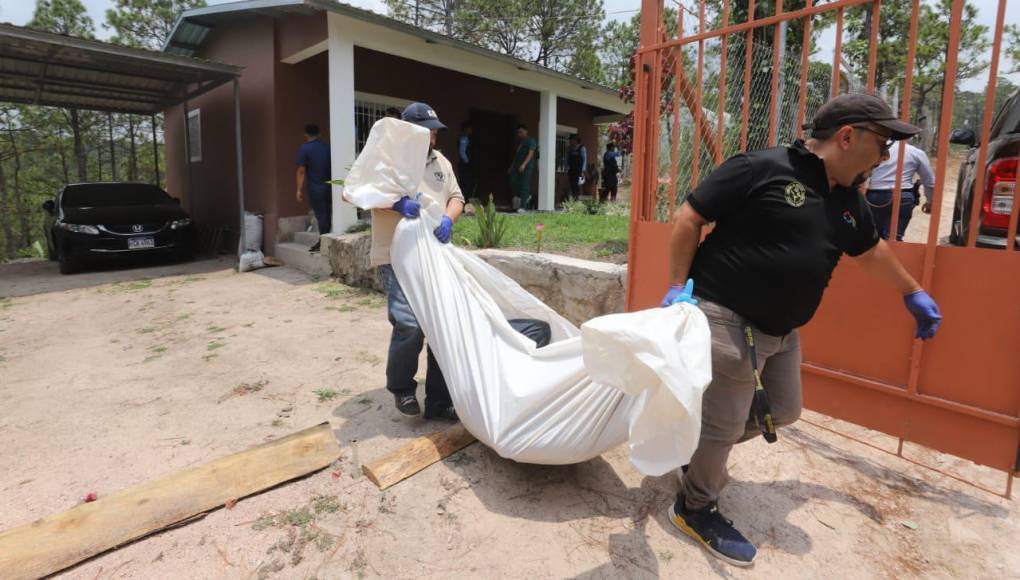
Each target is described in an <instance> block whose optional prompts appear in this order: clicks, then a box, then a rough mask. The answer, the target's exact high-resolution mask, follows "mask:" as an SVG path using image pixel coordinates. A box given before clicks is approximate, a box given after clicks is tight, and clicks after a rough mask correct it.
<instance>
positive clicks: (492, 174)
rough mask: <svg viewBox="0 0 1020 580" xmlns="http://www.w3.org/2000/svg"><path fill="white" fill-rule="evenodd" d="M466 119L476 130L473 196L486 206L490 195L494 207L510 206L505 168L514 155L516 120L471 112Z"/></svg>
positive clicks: (489, 113)
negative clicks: (475, 181) (475, 177)
mask: <svg viewBox="0 0 1020 580" xmlns="http://www.w3.org/2000/svg"><path fill="white" fill-rule="evenodd" d="M468 118H469V119H471V124H472V125H474V128H475V158H476V159H477V171H478V187H477V189H476V190H475V195H477V196H478V198H479V199H480V200H481V201H482V203H488V201H489V194H490V193H491V194H492V195H493V198H494V199H495V201H496V205H497V206H500V207H509V206H510V203H511V201H510V182H509V180H508V178H507V172H506V171H507V168H508V167H510V163H511V161H512V158H513V154H514V143H515V142H516V140H517V136H516V133H515V132H516V129H517V125H518V121H517V117H516V116H514V115H507V114H505V113H496V112H493V111H483V110H481V109H471V110H470V111H469V112H468Z"/></svg>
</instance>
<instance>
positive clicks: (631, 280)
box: [627, 0, 662, 309]
mask: <svg viewBox="0 0 1020 580" xmlns="http://www.w3.org/2000/svg"><path fill="white" fill-rule="evenodd" d="M661 21H662V0H642V1H641V30H640V40H639V45H638V52H637V53H636V54H635V55H634V81H635V82H634V112H633V113H632V115H633V116H632V119H633V122H634V135H633V142H632V151H631V152H632V155H633V158H634V161H635V163H633V164H632V172H633V175H632V177H631V209H630V243H629V244H628V250H627V259H628V263H629V264H635V263H636V259H637V258H636V257H637V254H638V251H639V248H640V245H639V240H640V237H639V236H638V224H639V223H640V222H641V221H644V217H645V214H646V213H647V210H646V208H645V206H646V205H647V202H648V191H647V188H648V184H647V179H646V177H647V176H646V172H647V167H648V164H647V162H646V160H647V158H648V154H649V147H648V143H647V141H648V133H649V131H648V110H649V107H648V101H649V98H650V97H651V96H652V95H651V91H650V90H649V89H650V87H649V86H648V79H649V77H650V76H651V75H650V73H651V67H652V66H653V65H654V64H655V62H654V60H655V55H653V54H649V53H642V52H640V49H641V47H644V46H650V45H652V44H654V43H655V42H657V41H658V39H659V37H660V34H659V31H660V29H661V24H660V23H661ZM636 276H637V268H633V267H632V268H628V269H627V284H628V288H631V289H633V288H635V287H636V283H637V281H636ZM633 300H634V292H633V291H628V292H627V308H628V309H632V308H634V303H633Z"/></svg>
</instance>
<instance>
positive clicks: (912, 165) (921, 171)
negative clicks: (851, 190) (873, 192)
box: [868, 143, 935, 200]
mask: <svg viewBox="0 0 1020 580" xmlns="http://www.w3.org/2000/svg"><path fill="white" fill-rule="evenodd" d="M899 156H900V146H899V143H895V144H893V146H892V148H891V149H889V159H887V160H886V161H885V162H884V163H882V164H881V165H879V166H878V167H876V168H875V171H873V172H872V173H871V181H870V182H869V183H868V189H893V188H895V187H896V163H897V161H898V159H899ZM915 174H916V175H918V176H919V177H920V178H921V185H923V186H924V195H925V197H927V198H928V199H929V200H931V192H932V190H934V189H935V173H934V172H933V171H932V170H931V162H930V161H928V156H927V155H925V153H924V151H921V150H920V149H918V148H917V147H914V146H913V145H911V144H910V143H907V144H906V147H904V150H903V176H902V181H901V182H900V183H901V185H900V187H902V188H903V189H910V188H911V187H912V186H913V180H914V175H915Z"/></svg>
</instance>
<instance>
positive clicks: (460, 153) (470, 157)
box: [457, 121, 476, 199]
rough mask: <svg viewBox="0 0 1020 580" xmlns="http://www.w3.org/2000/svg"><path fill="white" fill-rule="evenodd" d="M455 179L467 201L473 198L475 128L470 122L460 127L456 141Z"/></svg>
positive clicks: (474, 181)
mask: <svg viewBox="0 0 1020 580" xmlns="http://www.w3.org/2000/svg"><path fill="white" fill-rule="evenodd" d="M457 159H458V161H459V163H458V164H457V173H458V175H457V179H458V181H460V190H461V192H462V193H463V194H464V197H465V198H467V199H472V198H473V197H474V196H475V183H476V180H475V167H476V165H475V127H474V125H472V124H471V122H470V121H468V122H467V123H464V124H463V125H462V126H461V133H460V139H458V140H457Z"/></svg>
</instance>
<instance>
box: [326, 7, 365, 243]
mask: <svg viewBox="0 0 1020 580" xmlns="http://www.w3.org/2000/svg"><path fill="white" fill-rule="evenodd" d="M326 16H327V22H326V26H327V31H328V37H327V41H326V42H327V44H328V49H329V136H330V153H331V156H332V160H331V161H332V165H331V169H332V174H333V179H343V178H344V177H346V176H347V171H348V168H350V166H351V164H352V163H354V152H355V142H354V138H355V137H354V36H353V34H351V33H350V31H349V30H346V29H345V26H349V22H347V21H345V20H344V19H343V18H341V17H340V16H339V15H338V14H334V13H332V12H330V13H328V14H327V15H326ZM340 193H341V188H340V187H339V186H336V185H334V186H333V229H332V231H333V233H343V232H345V231H347V228H349V227H350V226H351V225H353V224H354V222H356V221H358V212H357V210H356V209H355V207H354V206H353V205H351V204H349V203H347V202H345V201H343V200H342V199H341V196H340Z"/></svg>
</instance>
